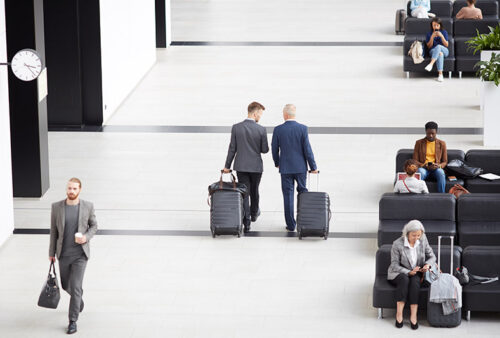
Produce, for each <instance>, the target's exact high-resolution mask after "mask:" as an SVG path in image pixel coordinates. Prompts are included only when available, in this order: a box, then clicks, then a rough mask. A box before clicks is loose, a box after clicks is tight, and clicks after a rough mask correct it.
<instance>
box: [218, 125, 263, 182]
mask: <svg viewBox="0 0 500 338" xmlns="http://www.w3.org/2000/svg"><path fill="white" fill-rule="evenodd" d="M268 151H269V145H268V143H267V132H266V128H264V127H262V126H261V125H258V124H257V122H255V121H251V120H248V119H247V120H244V121H243V122H240V123H237V124H235V125H233V128H232V129H231V143H230V144H229V149H228V151H227V158H226V165H225V168H228V169H230V168H231V163H232V162H233V159H234V168H233V169H234V170H236V171H242V172H249V173H261V172H263V171H264V165H263V164H262V157H261V156H260V154H261V153H262V154H265V153H267V152H268ZM235 157H236V158H235Z"/></svg>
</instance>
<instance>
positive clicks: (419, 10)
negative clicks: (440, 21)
mask: <svg viewBox="0 0 500 338" xmlns="http://www.w3.org/2000/svg"><path fill="white" fill-rule="evenodd" d="M410 10H411V16H412V17H414V18H420V19H427V18H428V17H429V11H430V10H431V1H430V0H411V3H410Z"/></svg>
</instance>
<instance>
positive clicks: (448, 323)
mask: <svg viewBox="0 0 500 338" xmlns="http://www.w3.org/2000/svg"><path fill="white" fill-rule="evenodd" d="M441 237H443V236H439V237H438V267H439V269H440V268H441ZM448 237H449V238H450V239H451V245H450V247H451V254H450V274H451V275H452V276H453V238H454V237H453V236H448ZM431 288H432V284H431V286H430V288H429V296H428V297H427V321H428V322H429V325H431V326H434V327H456V326H459V325H460V323H461V322H462V309H461V308H460V309H458V311H456V312H453V313H451V314H449V315H445V314H444V313H443V305H442V304H441V303H432V302H430V301H429V299H430V291H431Z"/></svg>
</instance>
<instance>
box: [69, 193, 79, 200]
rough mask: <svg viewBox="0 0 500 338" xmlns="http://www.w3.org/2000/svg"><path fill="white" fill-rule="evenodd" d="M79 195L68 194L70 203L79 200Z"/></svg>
mask: <svg viewBox="0 0 500 338" xmlns="http://www.w3.org/2000/svg"><path fill="white" fill-rule="evenodd" d="M78 195H79V194H68V195H67V196H68V199H69V200H70V201H74V200H76V199H77V198H78Z"/></svg>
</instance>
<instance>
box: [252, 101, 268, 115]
mask: <svg viewBox="0 0 500 338" xmlns="http://www.w3.org/2000/svg"><path fill="white" fill-rule="evenodd" d="M258 109H262V110H266V108H264V106H263V105H261V104H260V103H259V102H255V101H254V102H252V103H250V104H249V105H248V113H251V112H253V111H255V110H258Z"/></svg>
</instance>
